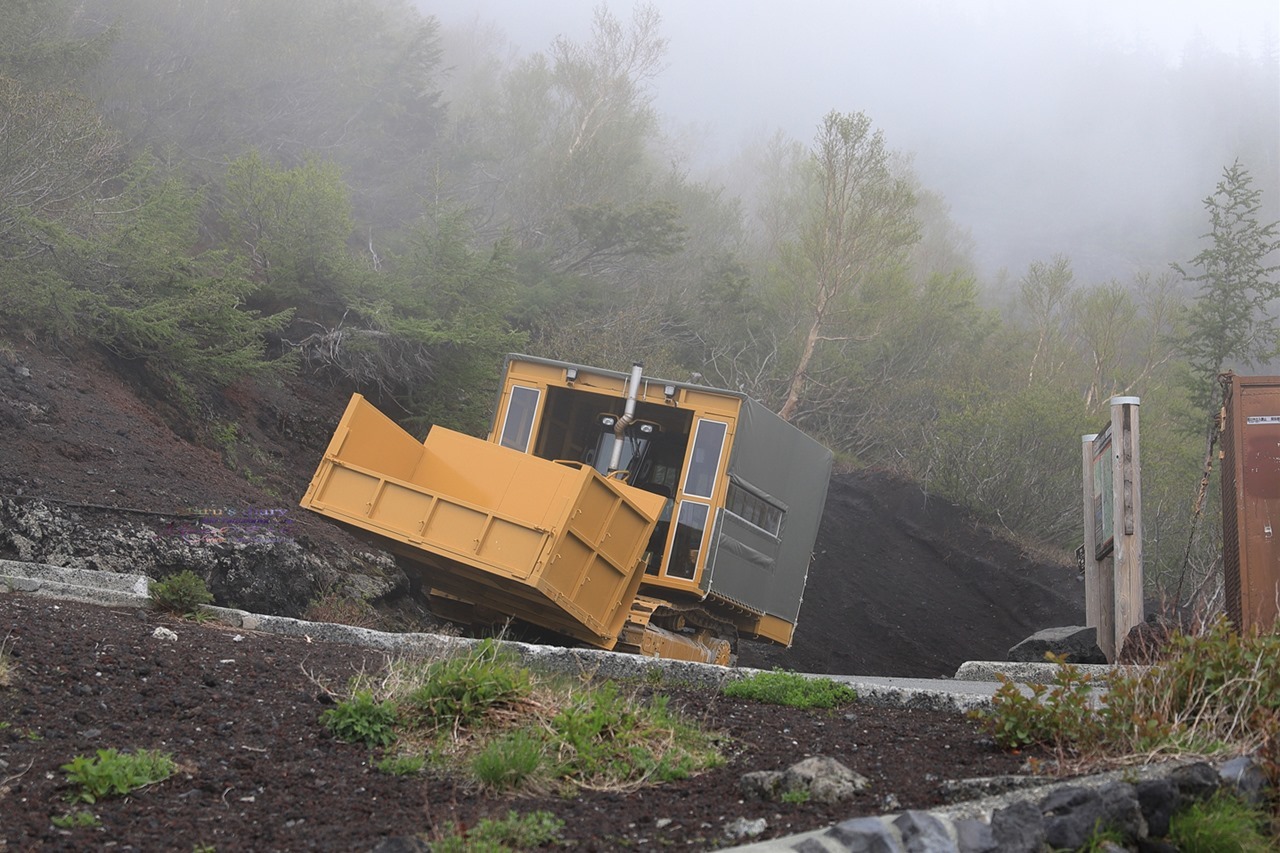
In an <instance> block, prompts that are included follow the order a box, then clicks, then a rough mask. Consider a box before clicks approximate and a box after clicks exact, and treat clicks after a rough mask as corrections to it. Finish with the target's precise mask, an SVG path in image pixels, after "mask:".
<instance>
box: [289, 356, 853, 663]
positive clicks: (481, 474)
mask: <svg viewBox="0 0 1280 853" xmlns="http://www.w3.org/2000/svg"><path fill="white" fill-rule="evenodd" d="M830 472H831V451H829V450H827V449H826V448H825V447H823V446H822V445H820V444H818V443H816V442H814V441H813V440H812V439H810V438H809V437H808V436H806V435H805V434H804V433H802V432H800V431H799V430H797V429H795V428H794V427H792V426H791V425H790V424H788V423H786V422H785V421H783V420H781V419H780V418H779V417H778V416H777V415H775V414H774V413H772V412H771V411H769V410H768V409H766V408H764V407H763V406H762V405H761V404H760V403H758V402H756V401H754V400H752V399H751V398H749V397H746V396H744V395H743V394H739V393H735V392H733V391H724V390H720V389H715V388H709V387H706V386H703V385H699V384H695V383H685V382H670V381H666V380H661V379H651V378H647V377H645V376H644V373H643V368H642V367H641V365H639V364H637V365H634V366H633V367H632V369H631V371H630V372H629V373H627V372H617V371H610V370H601V369H598V368H594V367H587V366H585V365H580V364H571V363H568V362H561V361H551V360H548V359H542V358H534V357H530V356H522V355H510V356H508V357H507V359H506V366H505V370H504V374H503V380H502V390H501V392H500V393H499V397H498V401H497V406H496V408H495V411H494V418H493V425H492V428H491V429H490V432H489V436H488V438H487V439H483V440H482V439H479V438H474V437H471V436H468V435H463V434H462V433H458V432H454V431H452V430H448V429H445V428H443V427H440V426H433V427H432V428H431V429H430V430H429V431H428V433H427V437H426V438H425V439H424V440H422V441H419V440H417V439H416V438H414V437H413V436H411V435H409V434H408V433H407V432H405V431H404V430H402V429H401V428H400V427H399V426H397V425H396V424H395V423H393V422H392V421H391V420H390V419H389V418H387V417H386V416H385V415H383V414H382V413H381V412H379V411H378V410H377V409H376V408H375V407H374V406H373V405H371V404H370V403H369V402H368V401H366V400H365V399H364V398H363V397H361V396H360V395H358V394H357V395H355V396H353V397H352V398H351V402H350V403H349V404H348V405H347V410H346V412H345V414H343V416H342V421H341V422H340V423H339V424H338V429H337V431H336V432H335V433H334V436H333V439H332V440H331V441H330V442H329V448H328V450H327V451H325V454H324V458H323V459H322V460H321V462H320V466H319V468H318V469H317V470H316V473H315V476H314V477H313V478H312V480H311V485H310V487H309V488H308V489H307V493H306V495H305V496H304V497H303V499H302V506H303V507H305V508H307V509H310V510H313V511H315V512H318V513H320V514H321V515H324V516H326V517H328V518H330V519H333V520H335V521H338V522H341V523H343V524H344V525H347V526H349V527H350V528H352V529H354V530H355V531H356V532H357V533H360V534H362V535H364V536H366V537H368V538H370V539H372V540H373V541H374V542H375V543H376V544H377V545H379V546H381V547H383V548H386V549H388V550H391V551H393V552H395V553H396V554H398V555H399V556H400V557H401V558H403V559H402V561H401V562H402V564H404V565H405V567H406V568H407V569H408V570H409V571H411V572H415V573H416V575H417V578H416V579H417V580H419V581H420V582H421V584H422V586H423V588H424V589H427V590H429V595H430V599H431V603H432V609H433V610H435V611H436V612H437V613H439V614H440V615H441V616H444V617H446V618H449V619H452V620H455V621H461V622H465V623H471V624H493V623H501V622H503V621H505V620H507V619H511V618H514V619H518V620H521V621H523V622H527V623H530V624H532V625H535V626H538V627H540V628H542V629H546V630H550V631H553V632H555V633H558V634H561V635H565V636H567V637H570V638H573V639H575V640H578V641H580V642H582V643H586V644H589V645H592V646H596V647H599V648H602V649H614V650H618V651H628V652H633V653H637V654H643V655H649V656H653V657H663V658H675V659H680V660H695V661H709V662H713V663H720V664H729V663H732V661H733V659H734V654H735V649H736V642H737V638H738V637H739V636H740V635H741V636H747V637H752V638H759V639H764V640H770V641H772V642H775V643H780V644H783V645H790V643H791V638H792V634H793V632H794V631H795V625H796V618H797V616H798V614H799V612H800V602H801V599H802V597H803V595H804V585H805V578H806V576H807V575H808V570H809V562H810V558H811V556H812V550H813V543H814V539H815V538H816V536H817V531H818V523H819V521H820V519H821V516H822V508H823V503H824V502H825V500H826V491H827V481H828V479H829V476H830Z"/></svg>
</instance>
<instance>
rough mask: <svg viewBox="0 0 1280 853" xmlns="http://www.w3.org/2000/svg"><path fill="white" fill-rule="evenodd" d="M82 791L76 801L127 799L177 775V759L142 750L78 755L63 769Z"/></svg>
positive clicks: (169, 755)
mask: <svg viewBox="0 0 1280 853" xmlns="http://www.w3.org/2000/svg"><path fill="white" fill-rule="evenodd" d="M60 769H61V770H62V771H63V773H65V774H66V778H67V781H68V782H69V783H71V784H72V785H75V786H77V787H78V788H79V791H78V792H77V793H76V794H75V795H74V796H73V799H76V800H79V801H81V802H85V803H89V804H93V803H96V802H97V801H98V800H100V799H102V798H103V797H108V796H123V795H125V794H127V793H129V792H130V791H136V790H137V789H138V788H143V787H146V786H147V785H151V784H154V783H156V782H161V781H163V780H165V779H168V778H169V777H170V776H171V775H173V771H174V769H175V765H174V763H173V756H172V755H171V754H169V753H167V752H156V751H153V750H149V749H140V750H138V751H137V752H134V753H127V752H117V751H116V750H114V749H100V750H98V753H97V755H96V756H94V757H93V758H87V757H85V756H83V755H77V756H76V757H75V758H73V759H71V761H70V762H69V763H67V764H64V765H62V767H61V768H60Z"/></svg>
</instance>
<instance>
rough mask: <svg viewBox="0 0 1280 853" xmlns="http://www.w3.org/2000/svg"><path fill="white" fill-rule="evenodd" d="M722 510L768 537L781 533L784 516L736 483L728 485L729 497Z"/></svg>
mask: <svg viewBox="0 0 1280 853" xmlns="http://www.w3.org/2000/svg"><path fill="white" fill-rule="evenodd" d="M724 508H725V509H726V510H728V511H729V512H731V513H733V514H734V515H736V516H737V517H738V518H740V519H742V520H743V521H745V522H747V523H748V524H754V525H755V526H756V527H759V528H760V529H761V530H763V531H764V532H766V533H768V534H769V535H770V536H777V535H778V534H779V533H780V532H781V531H782V517H783V516H784V515H785V514H786V513H785V512H784V511H783V510H782V509H781V508H780V507H777V506H775V505H774V504H772V503H770V502H769V501H767V500H765V499H764V498H762V497H760V496H759V495H755V494H752V493H751V492H748V491H747V490H746V489H744V488H742V487H741V486H739V485H738V484H737V483H730V484H729V496H728V498H727V499H726V500H725V506H724Z"/></svg>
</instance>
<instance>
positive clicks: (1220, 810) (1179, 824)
mask: <svg viewBox="0 0 1280 853" xmlns="http://www.w3.org/2000/svg"><path fill="white" fill-rule="evenodd" d="M1267 823H1268V815H1267V813H1266V812H1265V811H1263V810H1262V809H1260V808H1257V807H1255V806H1251V805H1249V804H1248V803H1246V802H1244V801H1243V800H1241V799H1240V798H1239V797H1236V796H1233V795H1231V794H1228V793H1225V792H1223V791H1219V792H1217V793H1216V794H1214V795H1213V796H1212V797H1210V798H1209V799H1207V800H1202V801H1200V802H1196V803H1192V804H1191V805H1190V806H1188V807H1187V808H1185V809H1182V810H1180V811H1179V812H1177V813H1176V814H1174V815H1173V817H1172V818H1171V819H1170V821H1169V841H1170V842H1171V843H1172V844H1173V845H1174V846H1175V847H1177V848H1178V849H1179V850H1181V851H1184V853H1268V851H1275V850H1276V838H1275V837H1274V836H1273V835H1271V834H1270V833H1269V832H1268V830H1267Z"/></svg>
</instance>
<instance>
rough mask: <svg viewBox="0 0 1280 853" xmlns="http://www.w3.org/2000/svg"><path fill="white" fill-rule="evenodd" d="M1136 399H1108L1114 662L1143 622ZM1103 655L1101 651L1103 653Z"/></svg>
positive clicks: (1112, 656)
mask: <svg viewBox="0 0 1280 853" xmlns="http://www.w3.org/2000/svg"><path fill="white" fill-rule="evenodd" d="M1140 403H1141V401H1140V400H1139V399H1138V398H1137V397H1112V398H1111V436H1112V441H1111V454H1112V471H1113V476H1112V482H1111V486H1112V489H1113V511H1114V513H1115V515H1114V517H1113V518H1114V521H1113V530H1114V534H1115V549H1114V550H1113V551H1112V552H1111V558H1112V561H1113V564H1114V567H1115V569H1114V574H1113V579H1114V580H1113V583H1114V587H1113V588H1114V599H1113V603H1112V613H1113V614H1114V620H1115V621H1114V626H1115V634H1114V638H1113V641H1112V648H1113V652H1112V654H1110V655H1108V658H1109V659H1110V660H1112V661H1114V660H1115V655H1119V654H1120V652H1121V651H1122V650H1123V648H1124V641H1125V638H1126V637H1127V636H1128V635H1129V631H1130V629H1132V628H1133V627H1134V626H1135V625H1140V624H1142V621H1143V619H1144V618H1145V613H1144V609H1145V605H1144V601H1143V591H1142V584H1143V575H1142V465H1141V459H1140V457H1139V453H1138V406H1139V404H1140ZM1104 651H1105V650H1104Z"/></svg>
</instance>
